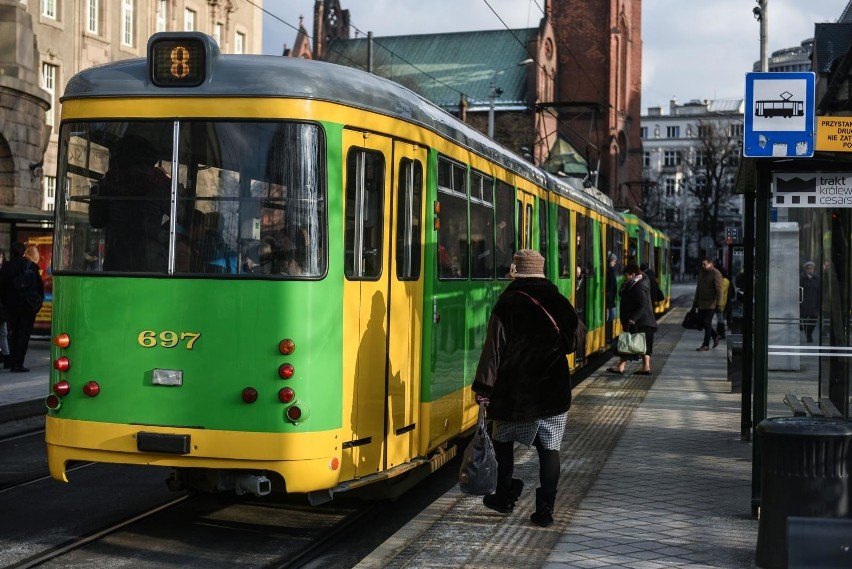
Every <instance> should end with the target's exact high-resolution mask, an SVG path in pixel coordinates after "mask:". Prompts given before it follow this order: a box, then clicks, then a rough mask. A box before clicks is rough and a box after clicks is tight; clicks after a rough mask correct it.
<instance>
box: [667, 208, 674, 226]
mask: <svg viewBox="0 0 852 569" xmlns="http://www.w3.org/2000/svg"><path fill="white" fill-rule="evenodd" d="M674 220H675V210H674V209H673V208H670V207H668V208H666V221H667V222H669V223H672V222H674Z"/></svg>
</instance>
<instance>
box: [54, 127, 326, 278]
mask: <svg viewBox="0 0 852 569" xmlns="http://www.w3.org/2000/svg"><path fill="white" fill-rule="evenodd" d="M175 145H177V147H176V148H175ZM324 156H325V143H324V139H323V134H322V130H321V129H320V128H319V127H318V126H317V125H315V124H307V123H299V122H225V121H185V122H179V121H115V122H72V123H65V124H63V126H62V128H61V130H60V160H59V176H58V180H60V181H61V183H60V184H59V186H60V187H59V188H58V195H57V200H56V208H57V217H56V233H55V243H56V246H55V252H54V257H53V263H54V271H55V272H75V273H76V272H90V273H91V272H95V273H105V274H107V273H136V274H143V275H144V274H153V275H158V276H161V275H163V274H176V275H188V274H193V275H207V276H214V275H220V276H228V275H230V276H241V277H253V278H316V277H321V276H322V275H324V274H325V272H326V249H327V247H326V242H327V235H326V227H327V223H326V186H325V172H324V166H323V164H324V160H323V157H324Z"/></svg>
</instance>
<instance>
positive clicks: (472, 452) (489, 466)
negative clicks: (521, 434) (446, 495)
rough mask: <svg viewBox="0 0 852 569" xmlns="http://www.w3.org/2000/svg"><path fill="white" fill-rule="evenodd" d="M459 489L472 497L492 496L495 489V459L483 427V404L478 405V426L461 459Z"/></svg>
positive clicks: (489, 440)
mask: <svg viewBox="0 0 852 569" xmlns="http://www.w3.org/2000/svg"><path fill="white" fill-rule="evenodd" d="M459 489H460V490H461V491H462V492H464V493H465V494H472V495H474V496H486V495H488V494H493V493H494V491H495V490H496V489H497V457H496V456H495V454H494V445H493V444H492V443H491V437H489V436H488V430H487V429H486V427H485V403H484V402H483V403H480V404H479V424H478V425H477V428H476V432H475V433H474V434H473V439H472V440H471V441H470V444H469V445H467V448H466V449H465V451H464V456H463V457H462V464H461V468H460V469H459Z"/></svg>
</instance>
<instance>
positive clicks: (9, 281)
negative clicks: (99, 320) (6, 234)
mask: <svg viewBox="0 0 852 569" xmlns="http://www.w3.org/2000/svg"><path fill="white" fill-rule="evenodd" d="M25 251H26V247H25V245H24V244H23V243H21V242H20V241H16V242H14V243H12V247H11V249H10V251H9V252H10V255H11V258H10V259H9V260H8V261H7V262H5V263H3V266H2V267H0V299H2V301H3V305H4V306H5V307H6V310H7V311H8V313H9V321H8V323H9V348H10V349H11V356H10V359H11V368H12V369H11V370H10V371H12V372H14V373H21V372H27V371H30V370H29V369H28V368H25V367H24V359H25V358H26V355H27V347H28V346H29V343H30V334H31V333H32V331H33V324H34V323H35V318H36V314H38V311H39V310H40V309H41V304H42V301H43V300H44V284H43V283H42V280H41V275H40V274H39V267H38V265H36V264H35V263H33V262H32V261H31V260H30V259H28V258H27V257H26V256H25V255H24V253H25Z"/></svg>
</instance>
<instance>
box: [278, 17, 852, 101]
mask: <svg viewBox="0 0 852 569" xmlns="http://www.w3.org/2000/svg"><path fill="white" fill-rule="evenodd" d="M766 2H767V8H768V9H767V12H768V15H769V17H768V20H767V22H768V26H767V54H768V55H771V53H772V52H773V51H776V50H779V49H783V48H787V47H793V46H797V45H799V44H800V43H801V42H802V41H803V40H805V39H808V38H811V37H813V35H814V24H815V23H825V22H835V21H837V18H838V17H839V16H840V14H841V13H842V12H843V9H844V8H845V7H846V4H847V0H766ZM313 6H314V0H264V2H263V8H264V10H266V12H267V13H266V14H264V16H263V53H265V54H269V55H280V54H281V51H282V45H283V44H287V46H288V47H292V46H293V42H294V40H295V38H296V29H297V28H298V25H299V16H304V17H305V28H306V29H307V30H308V33H312V31H313ZM542 6H544V0H341V7H342V8H343V9H344V10H349V14H350V24H351V26H352V27H353V30H352V32H353V36H354V34H355V32H356V28H357V30H360V31H361V34H362V35H366V33H367V32H373V36H374V37H377V38H378V37H381V36H394V35H405V34H423V33H440V32H461V31H475V30H494V29H504V28H505V27H507V26H508V27H509V28H512V29H515V28H528V27H530V28H531V27H536V26H538V24H539V20H540V19H541V17H542V12H541V9H540V7H542ZM756 6H757V3H756V1H755V0H712V1H706V0H703V1H702V0H643V2H642V43H643V53H642V112H643V113H645V110H646V109H647V108H648V107H657V106H662V107H664V108H667V107H668V105H669V101H670V100H671V98H672V97H676V98H677V100H678V101H679V102H681V103H684V102H686V101H690V100H694V99H735V98H742V97H744V96H745V74H746V73H747V72H749V71H752V66H753V64H754V62H755V61H758V60H759V59H760V23H759V22H758V21H757V20H756V19H755V18H754V15H753V14H752V9H753V8H755V7H756ZM557 45H558V44H557Z"/></svg>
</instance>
